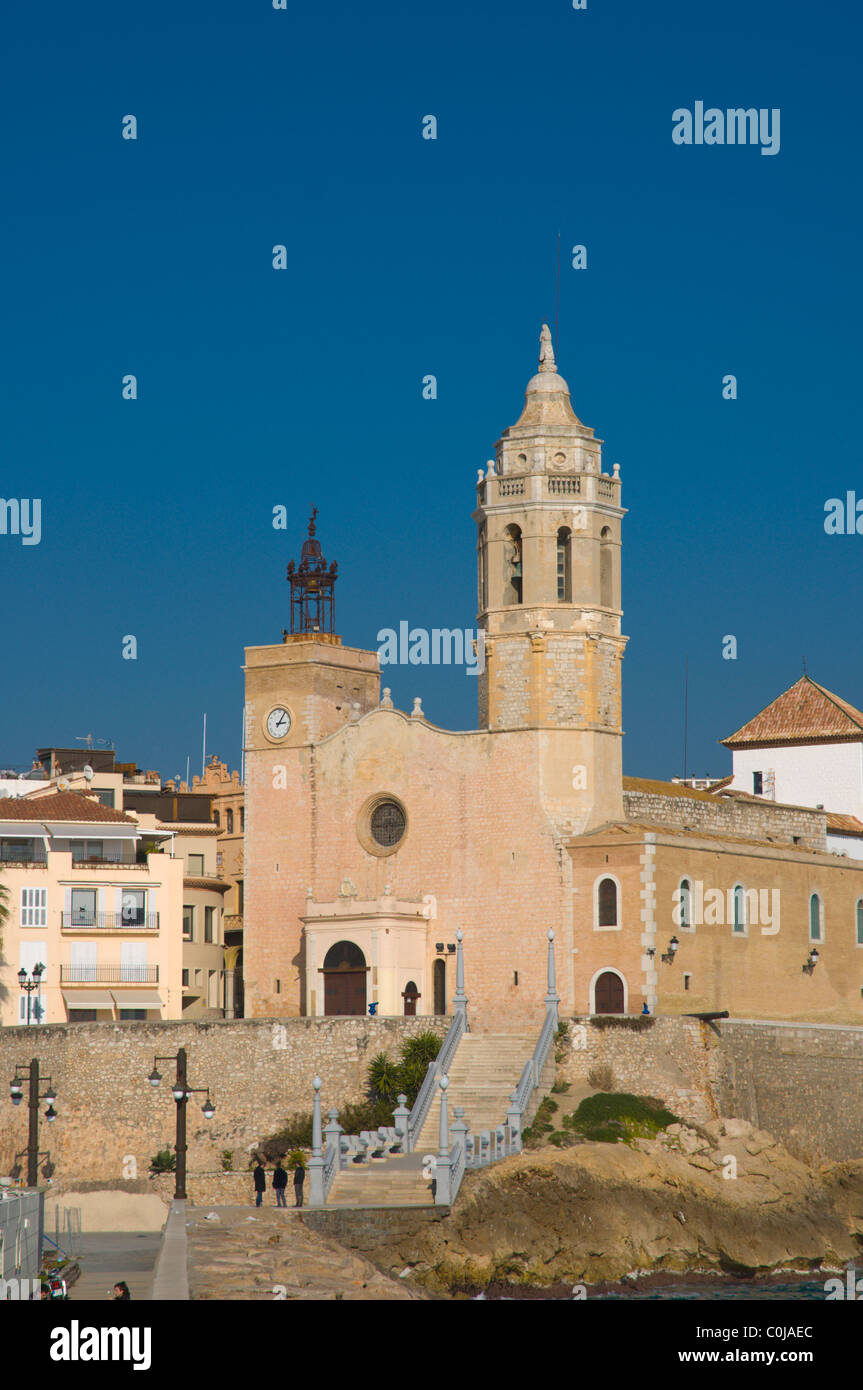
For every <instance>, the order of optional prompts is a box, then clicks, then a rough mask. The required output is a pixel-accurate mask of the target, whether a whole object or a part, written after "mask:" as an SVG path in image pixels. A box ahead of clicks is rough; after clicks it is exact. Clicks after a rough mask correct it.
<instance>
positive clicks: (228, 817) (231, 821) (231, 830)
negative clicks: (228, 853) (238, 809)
mask: <svg viewBox="0 0 863 1390" xmlns="http://www.w3.org/2000/svg"><path fill="white" fill-rule="evenodd" d="M225 819H226V821H227V822H228V826H227V829H228V834H229V835H233V833H234V813H233V811H231V810H228V811H226V812H225Z"/></svg>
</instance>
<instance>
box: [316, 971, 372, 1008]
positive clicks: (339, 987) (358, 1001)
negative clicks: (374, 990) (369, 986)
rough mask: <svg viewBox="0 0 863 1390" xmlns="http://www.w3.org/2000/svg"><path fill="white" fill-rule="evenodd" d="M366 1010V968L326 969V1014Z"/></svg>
mask: <svg viewBox="0 0 863 1390" xmlns="http://www.w3.org/2000/svg"><path fill="white" fill-rule="evenodd" d="M365 1011H366V972H365V970H326V971H324V1013H325V1014H364V1013H365Z"/></svg>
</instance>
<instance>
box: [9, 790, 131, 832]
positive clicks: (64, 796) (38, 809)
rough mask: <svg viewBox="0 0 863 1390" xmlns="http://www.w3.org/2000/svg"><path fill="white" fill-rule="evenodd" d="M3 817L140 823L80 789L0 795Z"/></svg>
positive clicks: (24, 819) (121, 823)
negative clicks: (84, 794) (29, 794)
mask: <svg viewBox="0 0 863 1390" xmlns="http://www.w3.org/2000/svg"><path fill="white" fill-rule="evenodd" d="M0 820H20V821H94V822H95V821H101V822H102V823H103V824H108V823H110V824H111V825H137V823H138V822H137V821H135V820H133V819H132V818H131V817H130V816H127V815H124V814H123V812H122V811H115V810H114V808H113V807H112V806H103V805H102V804H101V802H99V801H91V799H90V798H89V797H88V796H82V795H81V794H80V792H51V793H49V794H48V795H45V796H3V797H0Z"/></svg>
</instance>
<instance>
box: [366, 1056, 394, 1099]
mask: <svg viewBox="0 0 863 1390" xmlns="http://www.w3.org/2000/svg"><path fill="white" fill-rule="evenodd" d="M368 1088H369V1095H370V1096H373V1097H375V1098H376V1099H377V1100H385V1101H388V1102H389V1104H390V1105H392V1106H395V1104H396V1096H397V1095H398V1094H399V1092H400V1091H401V1074H400V1068H399V1064H398V1062H394V1061H393V1060H392V1058H391V1057H388V1056H387V1054H386V1053H385V1052H379V1053H378V1055H377V1057H373V1058H372V1060H371V1062H370V1063H369V1071H368Z"/></svg>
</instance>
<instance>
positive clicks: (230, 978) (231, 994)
mask: <svg viewBox="0 0 863 1390" xmlns="http://www.w3.org/2000/svg"><path fill="white" fill-rule="evenodd" d="M236 973H237V972H236V971H235V970H226V971H225V1018H236V1016H237V1004H236V994H235V989H234V977H235V975H236Z"/></svg>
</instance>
